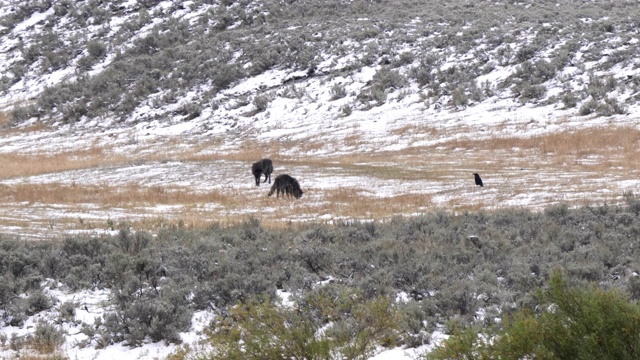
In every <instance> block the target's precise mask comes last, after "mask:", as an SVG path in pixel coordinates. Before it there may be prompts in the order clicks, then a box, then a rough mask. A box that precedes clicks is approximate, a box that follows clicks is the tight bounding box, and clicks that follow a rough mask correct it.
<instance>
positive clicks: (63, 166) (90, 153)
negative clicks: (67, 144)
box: [0, 147, 130, 178]
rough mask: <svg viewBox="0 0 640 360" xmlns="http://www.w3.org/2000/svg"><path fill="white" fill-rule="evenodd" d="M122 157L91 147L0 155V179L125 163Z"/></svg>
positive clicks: (125, 160)
mask: <svg viewBox="0 0 640 360" xmlns="http://www.w3.org/2000/svg"><path fill="white" fill-rule="evenodd" d="M127 161H130V159H128V158H126V157H125V156H124V155H114V154H107V149H105V148H103V147H91V148H89V149H85V150H75V151H70V152H63V153H58V154H53V155H45V154H0V163H1V164H3V166H2V167H0V178H9V177H15V176H30V175H39V174H48V173H54V172H60V171H69V170H78V169H88V168H94V167H97V166H102V165H109V164H116V163H121V162H127Z"/></svg>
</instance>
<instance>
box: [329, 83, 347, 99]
mask: <svg viewBox="0 0 640 360" xmlns="http://www.w3.org/2000/svg"><path fill="white" fill-rule="evenodd" d="M329 93H330V94H331V100H338V99H342V98H343V97H345V96H347V90H345V88H344V85H342V84H335V85H333V86H332V87H331V90H329Z"/></svg>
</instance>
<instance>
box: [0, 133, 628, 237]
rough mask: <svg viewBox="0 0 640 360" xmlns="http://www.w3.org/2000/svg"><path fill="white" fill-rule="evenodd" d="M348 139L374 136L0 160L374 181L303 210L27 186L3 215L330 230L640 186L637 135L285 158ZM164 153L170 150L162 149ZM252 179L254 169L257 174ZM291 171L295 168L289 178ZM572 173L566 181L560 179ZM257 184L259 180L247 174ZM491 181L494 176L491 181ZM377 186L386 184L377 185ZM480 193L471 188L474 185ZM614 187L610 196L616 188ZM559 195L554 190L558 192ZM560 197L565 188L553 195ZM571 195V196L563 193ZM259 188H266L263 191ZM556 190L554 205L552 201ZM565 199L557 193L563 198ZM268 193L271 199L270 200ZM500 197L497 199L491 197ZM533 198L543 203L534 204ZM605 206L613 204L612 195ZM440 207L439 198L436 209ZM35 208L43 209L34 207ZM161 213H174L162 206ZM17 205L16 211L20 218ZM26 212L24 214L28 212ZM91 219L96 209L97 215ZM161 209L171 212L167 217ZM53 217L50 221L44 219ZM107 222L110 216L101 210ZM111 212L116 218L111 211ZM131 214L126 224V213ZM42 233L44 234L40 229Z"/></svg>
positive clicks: (196, 195) (54, 224) (1, 194)
mask: <svg viewBox="0 0 640 360" xmlns="http://www.w3.org/2000/svg"><path fill="white" fill-rule="evenodd" d="M443 131H446V132H450V131H454V130H451V129H448V130H438V129H435V128H432V127H428V126H421V125H418V126H409V127H403V128H399V129H396V130H395V133H396V134H398V135H400V136H402V135H404V134H409V133H411V134H415V133H420V134H425V136H433V137H440V136H443V135H444V133H443ZM342 141H344V142H345V143H348V144H350V145H352V146H355V147H359V146H360V145H362V144H363V143H366V139H364V136H363V134H361V133H360V131H359V130H358V129H353V131H352V132H351V134H350V135H349V136H348V137H347V138H345V139H340V141H338V140H334V141H333V142H330V143H326V142H322V141H317V142H314V141H310V140H309V141H304V142H302V143H293V142H285V141H271V142H261V143H257V142H246V143H245V144H244V145H243V146H240V147H237V148H234V149H233V150H226V149H224V147H223V146H222V144H221V143H220V140H213V141H210V142H207V143H202V142H198V143H196V142H194V143H185V142H184V141H179V140H176V139H166V141H164V142H163V143H162V144H157V143H154V144H151V145H148V146H147V148H143V147H140V148H138V149H137V150H136V151H135V152H133V153H130V154H127V156H124V155H118V154H117V153H114V151H113V149H111V148H108V147H105V146H99V145H95V146H92V147H90V148H88V149H85V150H77V151H70V152H61V153H58V154H53V155H44V154H34V155H18V154H3V155H0V163H2V164H4V165H5V166H2V167H0V178H10V177H19V176H30V175H37V174H46V173H56V172H62V171H68V170H75V169H90V168H97V167H101V166H117V165H118V164H124V165H128V164H130V163H132V162H137V161H162V160H168V159H170V160H176V161H193V162H206V161H219V160H228V161H237V162H247V164H250V163H251V162H253V161H255V160H257V159H260V158H262V157H271V158H273V159H277V166H278V167H279V168H280V169H283V168H284V169H296V168H297V169H298V171H300V170H299V169H306V170H305V171H309V173H306V174H303V178H304V177H305V176H306V177H307V178H309V177H313V176H314V175H315V174H321V175H324V176H325V179H326V180H323V181H329V182H331V181H332V180H331V176H329V175H330V174H335V176H356V177H361V178H363V179H364V180H363V183H362V184H359V185H357V186H350V187H348V188H347V187H338V188H335V187H328V188H324V187H323V188H318V189H314V188H308V185H306V186H305V184H303V189H304V190H305V195H304V196H303V198H302V199H300V200H292V199H275V198H274V197H271V198H268V197H267V196H266V189H263V188H260V189H259V191H255V190H251V191H244V190H243V191H241V192H238V190H237V189H236V190H234V189H233V188H232V187H229V188H218V189H217V190H208V191H200V192H197V191H193V190H192V189H189V188H187V187H180V186H174V185H171V184H168V185H167V186H153V187H149V186H142V185H136V184H133V183H132V184H128V185H126V186H111V185H109V184H104V185H95V184H94V185H89V184H80V183H77V184H71V185H66V184H60V183H53V184H46V185H45V184H29V183H25V184H20V185H1V186H0V202H1V203H3V204H16V205H7V206H8V207H7V206H5V210H4V213H5V214H7V216H4V217H0V223H1V224H2V225H4V226H17V227H23V228H25V227H30V226H31V227H33V228H37V227H38V226H44V227H47V228H49V229H104V228H106V227H107V225H106V224H107V220H108V219H106V218H105V219H98V220H91V219H93V218H92V217H91V216H88V217H86V218H85V219H84V220H83V219H80V218H79V217H77V216H71V217H68V216H67V217H65V216H64V215H63V214H59V215H56V216H58V217H57V218H55V219H50V218H43V219H40V220H38V219H35V218H33V217H31V216H30V217H24V216H20V215H15V216H11V214H12V213H13V212H14V211H13V210H15V213H16V214H20V210H19V207H20V206H21V205H20V204H28V205H26V206H28V207H30V206H36V207H42V208H46V207H47V206H56V205H64V206H66V207H67V208H68V209H69V210H68V211H71V212H75V213H83V212H84V211H92V210H91V209H96V208H97V209H103V211H104V210H109V209H112V208H121V209H124V210H125V214H131V217H130V218H128V219H115V220H117V221H127V222H130V223H131V224H133V226H135V227H137V228H139V229H148V230H157V229H160V228H165V227H176V226H178V227H206V226H210V225H211V224H213V223H216V224H223V225H232V224H237V223H240V222H243V221H246V220H247V219H248V218H249V217H256V218H258V219H260V221H261V222H262V223H263V224H265V225H267V226H273V227H282V226H291V224H292V222H294V223H295V222H297V221H307V220H315V221H319V220H321V221H328V220H329V219H342V218H351V219H353V218H355V219H385V218H390V217H393V216H395V215H401V214H414V213H420V212H426V211H430V210H432V209H434V208H437V207H445V208H447V209H449V210H478V209H484V208H492V207H495V206H499V205H497V204H501V203H507V202H509V200H511V199H512V198H514V197H518V196H535V194H537V193H540V194H541V195H540V198H533V199H532V200H531V201H530V202H531V203H532V204H543V203H545V202H548V201H556V200H566V201H570V202H573V203H575V204H581V203H587V202H588V201H590V200H592V199H591V198H590V197H589V196H588V195H585V194H590V193H596V192H598V191H599V190H602V187H603V181H602V179H603V178H610V179H632V178H635V177H640V163H639V161H640V160H638V159H639V158H640V157H638V150H637V149H638V148H639V145H640V131H638V130H636V129H633V128H628V127H607V128H604V127H602V128H589V129H581V130H577V131H564V132H560V133H556V134H546V135H539V136H535V137H531V138H524V139H523V138H518V137H516V136H510V137H498V138H490V139H465V138H458V139H456V140H450V141H448V142H445V143H443V144H438V145H437V146H421V147H410V148H406V149H403V150H399V151H392V152H384V151H365V152H358V151H353V152H351V153H349V154H340V155H336V156H323V157H315V156H306V157H305V156H294V155H290V156H284V155H283V154H292V153H294V154H295V153H296V151H294V150H298V151H300V153H301V154H304V153H307V152H310V153H313V152H314V150H316V149H321V148H322V149H326V148H332V147H336V148H340V147H339V144H340V143H341V142H342ZM160 145H162V149H163V151H162V152H158V151H154V150H155V148H157V147H158V146H160ZM247 171H248V170H247ZM287 171H288V170H287ZM475 171H478V172H480V173H482V174H483V175H484V174H486V175H487V176H486V177H485V183H486V185H487V186H486V187H485V188H484V189H482V190H480V189H479V188H474V187H473V186H469V183H471V182H472V179H473V178H472V176H471V173H472V172H475ZM558 173H561V174H564V176H563V177H557V176H554V174H558ZM247 176H248V175H247ZM483 177H484V176H483ZM366 179H372V180H375V181H377V182H378V183H380V181H384V182H389V181H397V182H403V181H413V182H418V183H420V182H422V183H425V184H429V186H431V187H432V188H430V189H424V190H423V189H418V188H413V189H411V190H410V191H406V192H405V193H402V192H400V193H401V195H397V196H391V197H380V196H379V194H378V193H377V192H378V189H376V188H375V186H373V187H371V184H370V183H369V182H368V181H367V180H366ZM374 183H375V182H374ZM471 184H472V183H471ZM606 185H607V184H606V183H605V184H604V186H605V187H606ZM549 189H551V190H549ZM554 189H555V190H554ZM559 189H562V190H559ZM257 190H258V189H257ZM549 191H551V192H552V195H548V192H549ZM553 191H557V192H558V193H557V194H553ZM608 191H609V192H610V194H611V195H608V196H610V197H611V198H615V197H616V196H620V194H619V192H620V191H618V190H617V189H616V188H610V189H608ZM262 192H264V195H263V194H262ZM488 193H489V194H490V196H487V194H488ZM532 194H533V195H532ZM598 196H599V198H603V196H605V197H606V196H607V195H606V194H604V195H603V193H601V194H600V195H598ZM436 198H437V200H436ZM34 204H36V205H34ZM162 205H168V206H167V207H166V208H163V207H162ZM11 206H16V208H15V209H10V210H7V209H9V208H10V207H11ZM22 206H25V205H22ZM87 209H90V210H87ZM158 209H160V210H158ZM44 212H45V213H46V211H44ZM96 213H99V211H96ZM103 213H108V211H104V212H103ZM123 216H126V215H123ZM34 231H35V230H34Z"/></svg>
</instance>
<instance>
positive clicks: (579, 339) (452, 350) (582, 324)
mask: <svg viewBox="0 0 640 360" xmlns="http://www.w3.org/2000/svg"><path fill="white" fill-rule="evenodd" d="M539 297H540V300H541V301H542V304H541V306H540V307H541V308H542V309H545V310H544V311H543V312H541V313H539V314H536V313H533V312H532V311H531V309H526V308H525V309H519V310H518V311H517V312H515V313H514V314H513V315H510V316H507V317H506V318H505V319H504V320H503V325H502V328H501V329H486V330H483V329H473V328H466V329H465V330H461V331H458V332H456V333H455V334H454V335H453V336H452V337H450V338H449V339H447V340H446V341H445V342H444V343H443V344H441V345H440V346H438V347H437V348H436V349H435V350H434V351H433V352H432V353H430V354H428V355H426V357H425V358H426V359H431V360H437V359H454V358H455V359H471V358H473V359H476V358H480V359H514V360H515V359H524V358H531V359H534V358H535V359H601V360H608V359H611V360H621V359H629V360H631V359H637V358H638V357H639V356H640V348H638V344H639V343H640V305H638V304H637V303H631V302H629V300H628V298H627V297H626V296H625V295H623V294H622V293H620V292H619V291H617V290H609V291H604V290H601V289H598V288H595V287H591V288H588V289H582V288H571V287H569V286H568V284H567V282H566V280H564V279H563V278H562V276H561V275H560V273H559V272H558V271H556V272H554V273H553V275H552V276H551V278H550V280H549V289H548V290H546V291H544V292H542V293H541V295H540V296H539ZM488 338H490V339H491V342H487V341H485V340H484V339H488Z"/></svg>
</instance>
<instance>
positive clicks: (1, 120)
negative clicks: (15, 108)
mask: <svg viewBox="0 0 640 360" xmlns="http://www.w3.org/2000/svg"><path fill="white" fill-rule="evenodd" d="M9 120H11V117H10V116H9V114H8V113H7V112H5V111H0V126H4V125H7V124H8V123H9Z"/></svg>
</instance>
